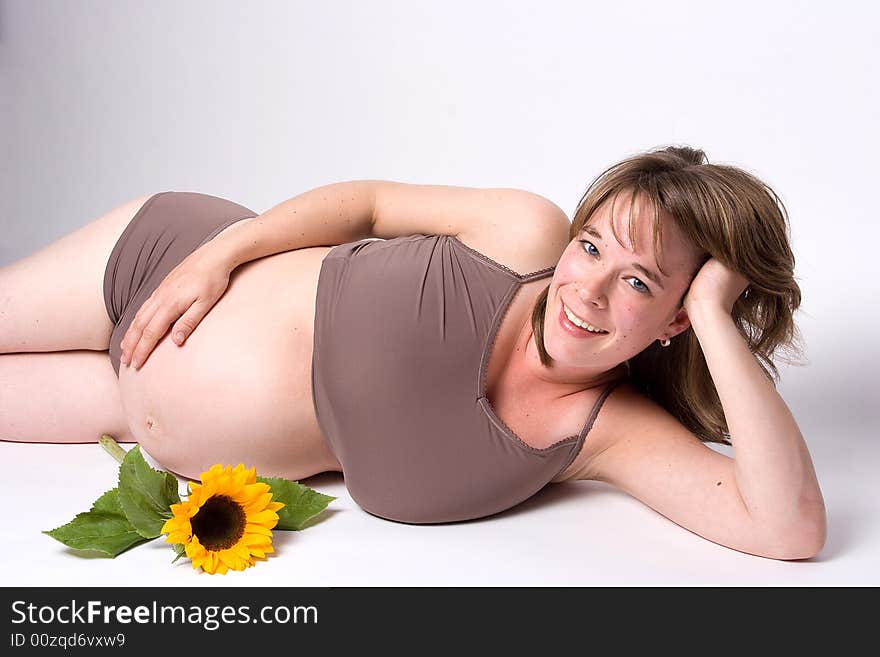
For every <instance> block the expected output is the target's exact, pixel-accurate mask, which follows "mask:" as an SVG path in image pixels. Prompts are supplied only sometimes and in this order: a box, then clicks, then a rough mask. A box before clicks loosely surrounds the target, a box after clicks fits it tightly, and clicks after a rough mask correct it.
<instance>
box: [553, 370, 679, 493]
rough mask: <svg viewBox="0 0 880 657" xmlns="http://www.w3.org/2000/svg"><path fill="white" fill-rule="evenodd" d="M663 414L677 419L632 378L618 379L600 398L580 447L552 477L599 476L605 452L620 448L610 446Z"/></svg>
mask: <svg viewBox="0 0 880 657" xmlns="http://www.w3.org/2000/svg"><path fill="white" fill-rule="evenodd" d="M664 415H666V416H668V418H667V419H671V420H672V421H673V422H676V423H677V420H675V419H674V418H672V416H671V415H669V414H668V412H667V411H666V410H665V409H664V408H663V407H662V406H660V405H659V404H658V403H657V402H655V401H654V400H653V399H651V398H650V397H649V396H648V395H647V394H646V393H644V392H643V391H642V390H640V389H639V388H638V387H637V386H636V385H635V383H634V382H633V381H632V380H631V379H629V378H626V379H624V380H623V381H621V382H619V383H617V384H616V385H614V387H613V388H612V390H611V392H610V393H609V394H608V395H607V397H606V398H605V400H604V401H603V402H602V405H601V407H600V408H599V412H598V414H597V415H596V418H595V420H594V421H593V426H592V427H591V428H590V431H589V434H588V435H587V438H586V440H585V441H584V445H583V447H582V448H581V451H580V452H579V453H578V455H577V456H576V457H575V459H574V461H572V463H571V465H569V467H568V468H566V469H565V471H564V472H563V473H562V474H561V475H560V476H559V477H558V478H557V479H555V481H557V482H558V481H569V480H575V479H596V480H598V479H601V467H602V463H603V462H607V460H608V458H609V456H608V453H609V452H610V451H613V452H617V451H619V450H618V449H614V450H612V448H613V447H614V446H615V445H617V444H618V443H620V442H621V441H625V440H626V439H627V436H632V435H633V434H634V432H635V431H638V430H639V428H644V427H646V426H651V425H656V423H657V420H658V418H661V417H663V416H664Z"/></svg>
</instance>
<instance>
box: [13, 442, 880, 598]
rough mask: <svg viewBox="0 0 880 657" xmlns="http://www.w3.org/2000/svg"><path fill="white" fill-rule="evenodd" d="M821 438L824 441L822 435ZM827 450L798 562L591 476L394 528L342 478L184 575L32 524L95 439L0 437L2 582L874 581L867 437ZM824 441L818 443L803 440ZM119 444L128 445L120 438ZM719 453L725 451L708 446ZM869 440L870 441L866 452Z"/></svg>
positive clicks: (101, 463)
mask: <svg viewBox="0 0 880 657" xmlns="http://www.w3.org/2000/svg"><path fill="white" fill-rule="evenodd" d="M824 438H828V439H829V440H824ZM862 438H863V440H860V441H858V443H860V445H859V447H858V451H859V454H860V456H859V458H857V459H850V458H843V459H841V458H837V457H840V456H841V455H842V454H841V451H840V450H838V449H835V448H834V447H833V445H832V443H831V440H830V436H825V437H821V436H820V437H817V439H816V440H814V441H813V442H811V443H810V448H811V451H812V452H813V454H814V462H815V463H816V467H817V471H818V472H820V473H821V474H820V479H821V480H822V490H823V495H824V496H825V501H826V506H827V509H828V515H829V539H828V543H827V545H826V547H825V549H824V550H823V552H822V553H821V554H820V555H819V556H818V557H817V558H815V559H813V560H808V561H795V562H783V561H776V560H772V559H765V558H762V557H756V556H752V555H748V554H744V553H741V552H737V551H735V550H731V549H729V548H725V547H722V546H720V545H717V544H715V543H712V542H710V541H707V540H705V539H703V538H701V537H699V536H697V535H696V534H693V533H691V532H689V531H687V530H685V529H683V528H681V527H679V526H678V525H676V524H674V523H673V522H671V521H669V520H668V519H666V518H665V517H663V516H661V515H659V514H657V513H655V512H654V511H652V510H651V509H649V508H647V507H645V506H644V505H642V504H641V503H640V502H638V501H637V500H635V499H633V498H631V497H629V496H628V495H626V494H624V493H621V492H619V491H617V490H615V489H613V488H612V487H610V486H607V485H605V484H602V483H598V482H573V483H566V484H557V485H550V486H548V487H547V488H546V489H544V491H542V492H541V493H539V494H538V495H537V496H536V497H534V498H532V499H531V500H529V501H527V502H525V503H524V504H522V505H520V506H519V507H517V508H515V509H512V510H510V511H508V512H505V513H503V514H499V515H497V516H494V517H492V518H487V519H482V520H477V521H473V522H467V523H457V524H450V525H433V526H430V525H429V526H425V525H405V524H400V523H394V522H388V521H385V520H381V519H379V518H375V517H373V516H371V515H369V514H368V513H366V512H364V511H362V510H361V509H360V508H359V507H358V506H357V505H356V504H355V503H354V502H353V501H352V500H351V498H350V497H349V496H348V494H347V492H346V490H345V484H344V481H343V478H342V475H341V474H338V473H328V474H325V475H319V476H317V477H313V478H311V479H308V480H304V481H303V483H305V484H307V485H309V486H311V487H312V488H314V489H316V490H318V491H320V492H323V493H326V494H329V495H335V496H337V497H338V499H337V500H335V501H333V502H332V503H331V504H330V506H329V507H328V508H327V510H325V512H324V514H323V516H322V517H323V520H322V521H320V522H317V523H315V524H313V525H312V526H310V527H308V528H306V529H305V530H303V531H300V532H275V539H274V540H275V545H276V548H277V552H276V554H275V555H274V556H271V557H270V558H269V559H268V560H267V561H265V562H258V563H257V565H256V566H254V567H253V568H251V569H249V570H247V571H244V572H234V573H230V574H228V575H226V576H219V575H214V576H211V575H207V574H205V573H200V572H197V571H194V570H193V569H192V568H191V566H190V564H189V562H188V561H187V560H185V559H181V560H180V561H178V562H177V564H175V565H171V560H172V558H173V553H172V551H171V547H170V546H168V545H167V544H164V543H162V539H161V538H160V539H157V540H155V541H153V542H151V543H147V544H145V545H141V546H138V547H135V548H133V549H131V550H130V551H128V552H126V553H123V554H122V555H120V556H119V557H117V558H115V559H109V558H102V557H90V558H85V557H82V556H78V555H77V554H76V553H75V552H74V551H73V550H69V549H68V548H66V547H65V546H63V545H62V544H61V543H58V542H57V541H55V540H54V539H52V538H50V537H49V536H46V535H44V534H41V533H40V532H41V530H45V529H52V528H55V527H57V526H59V525H61V524H64V523H66V522H67V521H69V520H70V519H72V518H73V516H74V515H75V514H76V513H78V512H81V511H86V510H88V508H89V506H90V505H91V503H92V502H93V501H94V500H95V499H96V498H97V497H98V496H99V495H100V494H101V493H103V492H104V491H105V490H108V489H110V488H113V487H114V486H115V485H116V474H117V464H116V462H115V461H113V460H112V459H111V458H110V457H109V456H108V455H107V454H105V453H104V451H103V450H102V449H101V448H100V447H99V446H98V445H96V444H95V445H46V444H35V445H29V444H21V443H8V442H0V462H2V464H3V466H4V467H3V480H4V487H3V488H4V491H5V492H6V493H5V497H6V501H5V504H4V506H5V512H4V513H3V514H2V515H3V522H2V523H0V542H2V545H3V546H4V558H3V559H0V583H2V585H3V586H68V585H69V586H193V585H206V586H215V585H224V586H318V587H332V586H658V585H659V586H877V585H878V584H880V562H878V559H877V555H878V554H880V536H878V531H877V529H878V527H880V524H878V522H877V503H876V498H877V495H876V493H877V487H876V479H875V474H876V464H877V463H878V459H877V455H878V445H877V443H876V441H873V440H869V439H868V438H869V436H867V435H866V436H863V437H862ZM814 442H815V443H816V444H819V445H825V446H826V447H825V449H821V448H817V446H816V444H814ZM126 447H128V446H126ZM720 449H722V450H726V449H727V448H720ZM869 450H870V451H869Z"/></svg>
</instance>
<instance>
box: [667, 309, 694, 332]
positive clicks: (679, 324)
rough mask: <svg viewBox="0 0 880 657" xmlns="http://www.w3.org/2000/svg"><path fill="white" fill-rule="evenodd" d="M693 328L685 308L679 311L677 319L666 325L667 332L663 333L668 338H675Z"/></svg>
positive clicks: (674, 318)
mask: <svg viewBox="0 0 880 657" xmlns="http://www.w3.org/2000/svg"><path fill="white" fill-rule="evenodd" d="M690 326H691V320H690V317H688V314H687V311H686V310H685V309H684V307H681V308H679V309H678V312H677V313H675V317H673V318H672V321H671V322H669V324H667V325H666V330H665V331H664V332H663V333H664V335H666V336H667V337H670V338H672V337H675V336H676V335H678V334H679V333H684V332H685V331H687V330H688V329H689V328H690Z"/></svg>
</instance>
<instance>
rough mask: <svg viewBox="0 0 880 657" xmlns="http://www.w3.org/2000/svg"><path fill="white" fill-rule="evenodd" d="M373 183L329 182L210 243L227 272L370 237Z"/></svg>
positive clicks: (219, 236)
mask: <svg viewBox="0 0 880 657" xmlns="http://www.w3.org/2000/svg"><path fill="white" fill-rule="evenodd" d="M376 182H377V181H375V180H353V181H347V182H339V183H332V184H330V185H324V186H322V187H317V188H315V189H312V190H309V191H307V192H304V193H302V194H299V195H298V196H294V197H293V198H291V199H288V200H286V201H284V202H282V203H279V204H278V205H276V206H274V207H272V208H270V209H269V210H267V211H266V212H264V213H262V214H260V215H257V216H256V217H253V218H251V219H245V220H243V221H239V222H236V223H235V224H233V225H232V227H230V229H229V230H226V231H223V232H222V233H221V234H220V235H218V236H217V237H216V238H215V239H214V240H212V241H211V242H210V243H209V244H212V246H211V248H212V249H214V250H215V251H216V252H217V253H219V254H222V257H223V258H224V260H225V262H226V263H227V265H228V267H229V269H230V271H231V270H233V269H235V268H236V267H238V266H239V265H241V264H243V263H245V262H250V261H251V260H256V259H258V258H263V257H265V256H269V255H274V254H275V253H282V252H284V251H293V250H295V249H303V248H306V247H311V246H335V245H337V244H345V243H346V242H352V241H356V240H359V239H364V238H367V237H373V235H372V232H371V229H372V221H373V204H374V194H375V189H376Z"/></svg>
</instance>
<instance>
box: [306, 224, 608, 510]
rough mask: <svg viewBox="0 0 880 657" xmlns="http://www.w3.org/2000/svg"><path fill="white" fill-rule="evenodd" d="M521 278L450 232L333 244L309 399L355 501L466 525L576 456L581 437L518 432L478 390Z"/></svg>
mask: <svg viewBox="0 0 880 657" xmlns="http://www.w3.org/2000/svg"><path fill="white" fill-rule="evenodd" d="M553 271H554V268H553V267H549V268H547V269H543V270H541V271H538V272H534V273H531V274H526V275H520V274H517V273H516V272H514V271H512V270H511V269H509V268H507V267H505V266H504V265H501V264H499V263H497V262H495V261H493V260H491V259H490V258H488V257H486V256H484V255H483V254H481V253H480V252H478V251H476V250H474V249H472V248H470V247H469V246H467V245H466V244H464V243H463V242H461V241H460V240H459V239H458V238H457V237H454V236H450V235H407V236H404V237H398V238H394V239H390V240H376V239H373V238H367V239H363V240H359V241H356V242H350V243H346V244H340V245H338V246H336V247H334V248H333V249H331V250H330V251H329V252H328V253H327V255H326V257H325V258H324V261H323V263H322V265H321V272H320V275H319V279H318V289H317V298H316V309H315V310H316V312H315V328H314V345H313V347H314V350H313V357H312V394H313V402H314V405H315V412H316V414H317V418H318V423H319V425H320V428H321V430H322V432H323V434H324V437H325V438H326V440H327V442H328V448H329V449H330V450H331V451H332V452H333V454H334V456H335V457H336V458H337V460H338V461H339V463H340V464H341V466H342V470H343V476H344V479H345V485H346V488H347V490H348V492H349V494H350V495H351V497H352V499H353V500H354V501H355V502H356V503H357V504H358V505H359V506H360V507H361V508H362V509H364V510H365V511H367V512H368V513H370V514H372V515H375V516H379V517H381V518H385V519H388V520H395V521H398V522H406V523H439V522H453V521H461V520H470V519H474V518H480V517H484V516H488V515H492V514H495V513H498V512H500V511H504V510H505V509H509V508H510V507H512V506H514V505H516V504H519V503H520V502H522V501H524V500H526V499H528V498H529V497H531V496H532V495H534V494H535V493H536V492H538V491H539V490H541V489H542V488H543V487H544V486H545V485H546V484H547V483H549V482H550V481H551V480H552V479H553V478H554V477H556V476H557V475H558V474H559V473H561V472H562V471H563V470H564V469H565V468H566V467H568V466H569V464H570V463H571V462H572V461H573V460H574V458H575V457H576V456H577V454H578V452H579V451H580V449H581V446H582V445H583V443H584V439H585V438H586V435H587V432H588V431H589V429H590V427H591V425H592V423H593V420H594V419H595V417H596V414H597V413H598V410H599V408H600V407H601V404H602V403H603V401H604V400H605V398H606V397H607V395H608V394H609V393H610V392H611V390H612V389H613V387H614V385H616V383H619V381H618V382H616V383H612V384H610V385H609V386H608V387H606V389H605V390H604V391H603V393H602V394H601V395H600V397H599V400H598V401H597V402H596V404H595V406H594V408H593V409H592V412H591V413H590V414H589V417H587V418H585V423H584V426H583V428H582V429H581V431H580V433H579V434H578V435H576V436H569V437H567V438H564V439H562V440H560V441H558V442H556V443H554V444H552V445H550V446H549V447H546V448H535V447H532V446H530V445H528V444H526V443H525V442H523V441H522V440H520V439H519V438H518V437H517V436H516V435H515V434H514V433H513V431H511V430H510V429H509V428H508V427H507V426H506V425H505V424H504V422H502V421H501V419H500V418H499V417H498V416H497V415H496V414H495V411H494V409H493V408H492V406H491V404H490V403H489V401H488V399H487V398H486V392H485V384H486V367H487V365H488V360H489V354H490V353H491V349H492V346H493V343H494V340H495V337H496V334H497V331H498V329H499V327H500V325H501V320H502V319H503V317H504V313H505V312H506V310H507V307H508V306H509V304H510V302H511V300H512V299H513V296H514V294H515V293H516V291H517V289H518V288H519V287H520V285H522V284H523V283H526V282H528V281H532V280H536V279H541V278H546V277H549V276H551V275H552V274H553Z"/></svg>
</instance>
